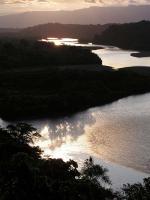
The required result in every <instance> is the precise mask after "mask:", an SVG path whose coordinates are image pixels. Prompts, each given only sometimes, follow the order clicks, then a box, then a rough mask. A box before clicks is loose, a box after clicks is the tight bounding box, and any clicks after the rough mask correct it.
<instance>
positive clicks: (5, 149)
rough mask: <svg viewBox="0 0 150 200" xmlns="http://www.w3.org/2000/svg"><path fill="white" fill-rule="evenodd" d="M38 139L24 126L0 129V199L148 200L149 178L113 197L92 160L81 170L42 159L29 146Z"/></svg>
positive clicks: (74, 165)
mask: <svg viewBox="0 0 150 200" xmlns="http://www.w3.org/2000/svg"><path fill="white" fill-rule="evenodd" d="M38 137H40V134H39V133H37V131H36V129H35V128H33V127H32V126H30V125H28V124H25V123H19V124H17V125H9V126H8V127H6V128H0V158H1V159H0V199H2V200H12V199H13V200H20V199H21V200H27V199H32V200H34V199H35V200H45V199H51V200H57V199H61V200H98V199H101V200H106V199H110V200H111V199H114V198H115V199H118V200H124V199H125V200H149V198H150V178H147V179H145V180H144V184H143V185H142V184H140V183H138V184H134V185H129V184H128V185H126V186H124V188H123V189H122V190H121V192H118V193H115V192H113V191H112V189H108V187H107V188H106V187H104V183H106V184H107V186H108V185H110V184H111V183H110V179H109V177H108V176H107V169H105V168H104V167H102V166H100V165H96V164H94V162H93V159H92V158H89V159H87V160H85V162H84V165H83V167H82V169H81V170H78V164H77V163H76V162H75V161H73V160H69V161H67V162H64V161H63V160H62V159H51V158H47V159H44V158H42V157H41V155H42V151H41V150H40V148H39V147H35V146H33V145H29V144H31V143H33V140H34V139H35V138H36V139H37V138H38Z"/></svg>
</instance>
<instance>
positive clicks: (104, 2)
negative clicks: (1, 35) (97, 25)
mask: <svg viewBox="0 0 150 200" xmlns="http://www.w3.org/2000/svg"><path fill="white" fill-rule="evenodd" d="M141 4H150V0H0V14H1V15H2V14H5V13H10V12H22V11H34V10H73V9H78V8H84V7H89V6H94V5H95V6H96V5H97V6H116V5H118V6H121V5H123V6H124V5H141Z"/></svg>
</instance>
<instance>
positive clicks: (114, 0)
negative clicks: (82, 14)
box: [0, 0, 150, 5]
mask: <svg viewBox="0 0 150 200" xmlns="http://www.w3.org/2000/svg"><path fill="white" fill-rule="evenodd" d="M29 3H49V4H51V3H56V4H60V3H65V4H68V5H69V4H76V3H81V4H83V3H85V4H86V3H88V4H98V5H114V4H115V5H116V4H117V5H123V4H148V3H150V0H69V1H68V0H0V4H7V5H8V4H29Z"/></svg>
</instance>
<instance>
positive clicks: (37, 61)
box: [0, 39, 101, 69]
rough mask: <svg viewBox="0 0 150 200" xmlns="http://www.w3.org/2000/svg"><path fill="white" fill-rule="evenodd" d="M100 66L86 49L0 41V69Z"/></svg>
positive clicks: (98, 61)
mask: <svg viewBox="0 0 150 200" xmlns="http://www.w3.org/2000/svg"><path fill="white" fill-rule="evenodd" d="M77 64H101V60H100V59H99V58H98V57H97V56H96V55H95V54H93V53H91V51H90V50H88V49H83V48H79V47H69V46H60V47H59V48H58V47H56V46H55V45H54V44H51V43H46V42H38V41H34V40H24V39H22V40H17V39H5V40H0V69H2V68H3V69H7V68H13V67H19V68H22V67H36V68H37V67H38V66H46V65H48V66H52V65H77Z"/></svg>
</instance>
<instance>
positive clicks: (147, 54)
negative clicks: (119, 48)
mask: <svg viewBox="0 0 150 200" xmlns="http://www.w3.org/2000/svg"><path fill="white" fill-rule="evenodd" d="M131 56H133V57H136V58H145V57H150V52H149V51H148V52H147V51H145V52H138V53H131Z"/></svg>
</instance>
